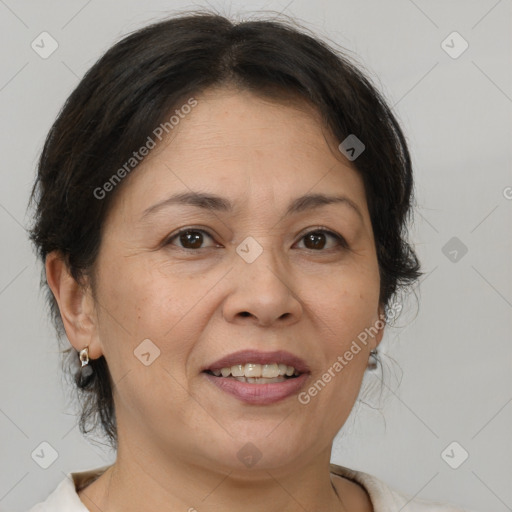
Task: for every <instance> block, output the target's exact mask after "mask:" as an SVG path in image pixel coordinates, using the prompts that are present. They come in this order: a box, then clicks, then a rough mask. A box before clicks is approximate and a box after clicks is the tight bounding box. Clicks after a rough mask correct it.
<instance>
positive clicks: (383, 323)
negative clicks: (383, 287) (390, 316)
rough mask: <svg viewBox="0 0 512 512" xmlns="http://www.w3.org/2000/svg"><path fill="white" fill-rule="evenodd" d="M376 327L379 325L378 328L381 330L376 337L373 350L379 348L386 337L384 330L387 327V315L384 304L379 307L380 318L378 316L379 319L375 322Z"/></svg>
mask: <svg viewBox="0 0 512 512" xmlns="http://www.w3.org/2000/svg"><path fill="white" fill-rule="evenodd" d="M377 322H378V324H377ZM374 325H377V326H378V327H377V328H378V329H379V332H378V333H377V334H376V335H375V337H374V340H375V346H374V347H372V348H374V349H375V348H377V347H378V346H379V344H380V342H381V341H382V338H383V337H384V328H385V327H386V315H385V313H384V305H383V304H380V305H379V316H378V319H377V320H376V321H375V324H374Z"/></svg>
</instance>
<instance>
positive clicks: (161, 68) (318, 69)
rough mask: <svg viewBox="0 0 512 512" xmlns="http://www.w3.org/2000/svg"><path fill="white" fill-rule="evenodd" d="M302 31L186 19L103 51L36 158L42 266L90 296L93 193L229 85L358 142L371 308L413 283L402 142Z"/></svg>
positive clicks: (340, 64) (92, 415)
mask: <svg viewBox="0 0 512 512" xmlns="http://www.w3.org/2000/svg"><path fill="white" fill-rule="evenodd" d="M308 32H309V31H308V30H307V29H305V28H303V27H300V26H299V25H298V24H297V23H296V22H294V21H290V20H289V19H281V20H276V19H256V20H246V21H240V22H235V21H232V20H229V19H228V18H226V17H224V16H222V15H220V14H217V13H211V12H206V11H202V12H197V11H194V12H188V13H185V14H183V13H182V14H180V15H177V16H173V17H171V18H168V19H165V20H163V21H159V22H156V23H153V24H151V25H148V26H146V27H144V28H142V29H139V30H137V31H135V32H133V33H131V34H129V35H127V36H125V37H124V38H122V39H121V40H120V41H119V42H117V43H116V44H115V45H114V46H112V47H111V48H110V49H109V50H108V51H107V52H106V53H105V54H104V55H103V56H102V57H101V58H100V59H99V60H98V61H97V62H96V63H95V64H94V65H93V66H92V67H91V68H90V69H89V70H88V71H87V73H86V74H85V76H84V77H83V78H82V80H81V81H80V83H79V84H78V86H77V87H76V88H75V89H74V91H73V92H72V94H71V95H70V96H69V98H68V99H67V100H66V102H65V104H64V106H63V107H62V109H61V111H60V112H59V114H58V116H57V118H56V120H55V122H54V124H53V125H52V127H51V129H50V131H49V133H48V135H47V138H46V141H45V144H44V147H43V149H42V152H41V155H40V158H39V161H38V169H37V177H36V180H35V183H34V186H33V189H32V193H31V196H30V201H29V206H31V205H34V204H35V206H36V208H35V212H34V223H33V226H32V227H31V229H30V239H31V241H32V242H33V243H34V245H35V247H36V249H37V252H38V256H39V258H40V259H41V261H42V262H43V264H44V262H45V259H46V256H47V254H48V253H50V252H51V251H54V250H58V251H60V253H61V254H62V257H63V259H64V261H65V263H66V265H67V267H68V269H69V271H70V273H71V275H72V276H73V277H74V278H75V280H76V281H77V282H78V283H82V282H83V281H82V279H83V278H84V277H86V276H87V277H89V279H90V282H91V283H92V284H91V285H92V287H93V293H94V286H95V284H94V279H93V278H94V273H93V270H94V265H95V261H96V258H97V255H98V250H99V247H100V244H101V235H102V227H103V225H104V221H105V218H106V214H107V212H108V210H109V207H110V206H111V205H112V202H113V199H114V197H115V196H116V194H118V193H119V190H120V188H122V184H121V185H120V186H118V187H116V189H115V190H114V191H112V192H111V193H109V194H107V195H106V197H104V198H103V199H102V200H98V199H97V197H96V196H95V194H94V190H95V189H96V190H97V189H98V187H101V186H102V185H103V184H104V183H106V182H107V181H108V180H109V178H110V177H111V176H112V174H113V171H115V170H116V169H118V168H119V167H120V166H122V165H123V163H124V162H126V161H127V160H128V159H129V158H130V157H131V155H132V153H133V151H134V150H135V149H137V148H140V147H141V146H143V145H144V143H145V142H146V140H147V137H148V135H149V134H151V133H152V131H153V130H154V128H155V127H156V126H159V125H160V124H161V123H162V122H164V121H165V120H166V119H167V118H168V115H169V112H172V111H173V110H174V109H175V108H176V107H177V106H179V105H181V104H182V102H183V98H187V97H190V96H192V95H197V94H199V93H201V92H202V91H205V90H206V89H208V88H210V87H214V86H225V85H234V86H236V87H238V88H239V89H243V90H248V91H251V92H253V93H254V94H259V95H261V96H263V97H271V98H273V99H276V98H277V99H281V100H285V99H286V98H292V97H293V98H297V97H298V98H301V99H302V100H304V101H305V102H307V103H308V104H310V105H312V106H313V107H314V108H315V109H316V110H317V111H318V112H319V113H320V115H321V118H322V120H323V122H324V123H325V126H326V127H327V128H328V129H329V130H330V131H331V132H332V134H333V135H334V137H335V138H336V140H339V141H343V140H344V139H345V138H346V137H347V136H348V135H350V134H355V135H356V136H357V138H358V139H360V140H361V141H362V142H363V143H364V145H365V149H364V151H363V153H362V154H360V155H359V156H358V158H357V160H354V161H353V162H352V164H353V166H354V167H355V169H356V170H357V172H358V173H359V174H360V175H361V177H362V179H363V182H364V187H365V194H366V200H367V204H368V208H369V213H370V218H371V222H372V227H373V232H374V237H375V245H376V253H377V258H378V265H379V273H380V296H379V300H380V304H381V305H383V306H384V307H386V306H389V304H390V301H391V300H392V298H393V297H394V296H395V295H396V294H397V292H398V291H399V290H403V289H405V288H406V287H408V286H410V285H411V284H412V283H414V282H415V281H416V280H417V279H418V278H419V277H420V275H422V272H420V264H419V261H418V258H417V256H416V254H415V252H414V250H413V249H412V248H411V246H410V245H409V243H408V242H407V222H408V220H409V217H410V214H411V206H412V199H413V176H412V166H411V158H410V154H409V151H408V148H407V144H406V140H405V137H404V135H403V133H402V130H401V128H400V126H399V124H398V122H397V120H396V118H395V116H394V115H393V113H392V112H391V109H390V108H389V107H388V106H387V104H386V101H385V100H384V98H383V96H382V95H381V94H380V93H379V92H378V90H377V89H376V87H375V86H373V85H372V84H371V82H370V80H369V78H367V77H366V76H365V75H364V74H363V72H362V71H360V69H359V68H358V66H356V65H355V64H353V63H352V62H351V61H350V60H349V58H348V57H347V55H346V52H345V51H341V50H338V49H336V50H335V49H333V48H332V47H331V46H329V45H328V44H327V43H325V42H323V41H321V40H320V39H319V38H317V37H315V36H314V35H312V34H310V33H308ZM134 172H136V171H134ZM41 287H42V289H44V290H45V291H46V298H47V304H48V306H49V310H50V315H51V318H52V321H53V324H54V326H55V329H56V331H57V334H58V337H59V339H61V338H62V336H63V335H64V334H65V331H64V327H63V323H62V318H61V316H60V312H59V308H58V305H57V303H56V300H55V297H54V296H53V293H52V292H51V290H50V288H49V286H48V283H47V280H46V275H45V269H44V265H43V272H42V276H41ZM67 346H68V345H67ZM63 354H65V355H67V356H68V357H64V358H63V366H64V367H65V370H66V374H67V375H77V374H76V370H77V369H78V368H79V363H78V357H77V351H76V350H75V349H73V348H72V347H71V348H69V347H68V348H67V349H66V350H64V351H63ZM90 364H91V366H92V368H93V370H94V371H93V373H92V375H91V376H90V378H89V379H86V380H85V381H82V380H80V379H79V378H78V377H74V379H73V382H74V385H76V387H75V389H76V390H77V394H78V397H79V401H80V407H81V414H80V421H79V425H80V430H81V432H82V433H83V434H87V433H88V432H90V431H91V430H96V429H99V430H101V432H102V433H103V434H104V435H105V436H106V438H107V439H108V441H109V443H110V445H111V446H112V447H113V448H117V427H116V419H115V408H114V401H113V393H112V391H113V387H112V386H113V382H112V379H111V375H110V372H109V369H108V365H107V362H106V360H105V358H104V357H103V356H102V357H100V358H98V359H96V360H92V361H91V362H90ZM88 426H91V429H90V430H87V427H88Z"/></svg>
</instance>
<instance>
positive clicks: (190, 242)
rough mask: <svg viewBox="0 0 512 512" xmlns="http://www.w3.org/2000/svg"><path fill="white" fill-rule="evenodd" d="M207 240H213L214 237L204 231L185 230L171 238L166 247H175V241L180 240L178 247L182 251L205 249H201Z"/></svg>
mask: <svg viewBox="0 0 512 512" xmlns="http://www.w3.org/2000/svg"><path fill="white" fill-rule="evenodd" d="M205 235H206V238H209V239H210V240H212V237H211V236H210V235H209V234H208V233H207V232H206V231H204V230H202V229H190V228H189V229H183V230H181V231H179V232H178V233H176V234H175V235H173V236H172V237H171V238H169V239H168V240H167V242H166V244H165V245H175V244H173V241H174V240H176V239H177V240H178V241H179V244H178V247H181V248H182V249H191V250H193V249H203V248H204V247H201V246H202V244H203V243H204V241H205Z"/></svg>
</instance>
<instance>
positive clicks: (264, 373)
mask: <svg viewBox="0 0 512 512" xmlns="http://www.w3.org/2000/svg"><path fill="white" fill-rule="evenodd" d="M212 373H213V374H214V375H216V376H217V377H219V376H220V375H222V376H223V377H229V376H230V375H232V376H233V377H267V378H270V379H271V378H275V377H278V376H279V375H287V376H288V377H291V376H292V375H293V374H296V375H298V374H299V373H298V372H297V371H296V370H295V368H294V367H293V366H287V365H285V364H277V363H272V364H255V363H246V364H235V365H234V366H231V367H226V368H221V369H220V370H212Z"/></svg>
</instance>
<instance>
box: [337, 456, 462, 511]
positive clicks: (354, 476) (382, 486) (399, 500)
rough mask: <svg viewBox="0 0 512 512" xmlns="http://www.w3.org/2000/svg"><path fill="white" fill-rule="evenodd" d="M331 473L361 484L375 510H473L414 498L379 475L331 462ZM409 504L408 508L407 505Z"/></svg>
mask: <svg viewBox="0 0 512 512" xmlns="http://www.w3.org/2000/svg"><path fill="white" fill-rule="evenodd" d="M330 466H331V473H333V474H335V475H338V476H341V477H344V478H348V479H349V480H352V481H353V482H357V483H358V484H359V485H361V486H362V487H363V488H364V489H365V490H366V492H367V493H368V495H369V497H370V501H371V503H372V506H373V510H374V512H398V511H400V510H402V509H404V510H407V512H472V511H470V510H467V509H463V508H461V507H459V506H457V505H452V504H449V503H439V502H434V501H427V500H422V499H419V498H413V497H411V496H409V495H407V494H404V493H402V492H399V491H397V490H395V489H392V488H391V487H389V486H388V485H387V484H386V483H385V482H383V481H382V480H380V479H378V478H377V477H375V476H373V475H370V474H369V473H364V472H362V471H356V470H353V469H349V468H346V467H344V466H338V465H337V464H331V465H330ZM406 506H407V509H405V507H406Z"/></svg>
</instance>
